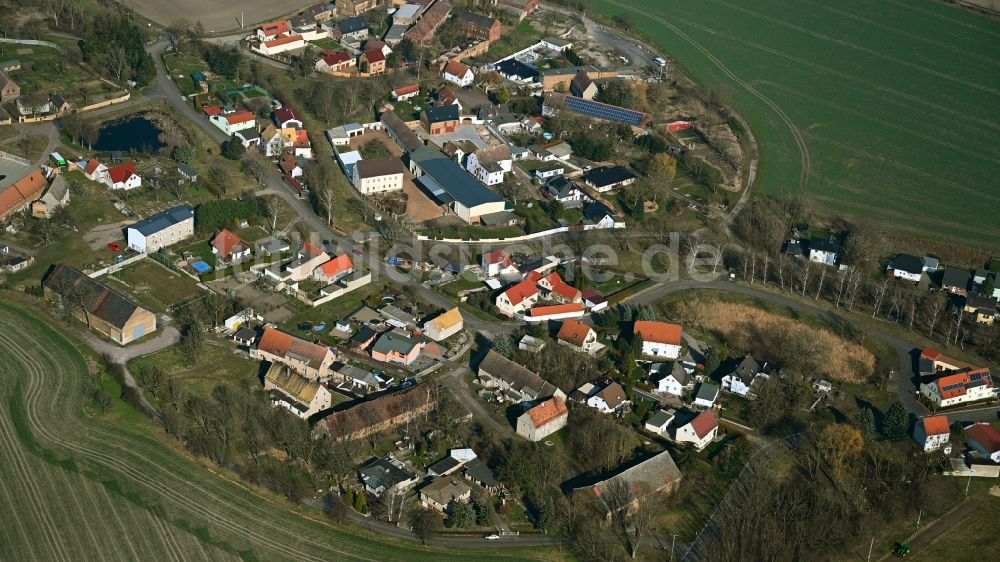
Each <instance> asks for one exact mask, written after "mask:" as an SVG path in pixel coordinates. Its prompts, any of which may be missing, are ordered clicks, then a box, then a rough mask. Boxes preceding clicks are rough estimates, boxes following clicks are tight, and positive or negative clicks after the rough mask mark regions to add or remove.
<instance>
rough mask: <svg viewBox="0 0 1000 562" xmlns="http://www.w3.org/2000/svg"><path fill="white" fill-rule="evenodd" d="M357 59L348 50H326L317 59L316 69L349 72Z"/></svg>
mask: <svg viewBox="0 0 1000 562" xmlns="http://www.w3.org/2000/svg"><path fill="white" fill-rule="evenodd" d="M355 65H357V60H355V58H354V57H352V56H351V53H348V52H347V51H324V54H322V56H320V58H319V59H317V60H316V70H318V71H319V72H349V71H350V69H351V67H352V66H355Z"/></svg>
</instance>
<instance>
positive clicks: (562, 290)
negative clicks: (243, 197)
mask: <svg viewBox="0 0 1000 562" xmlns="http://www.w3.org/2000/svg"><path fill="white" fill-rule="evenodd" d="M545 280H546V281H548V282H549V284H550V285H552V292H553V293H556V294H557V295H559V296H561V297H563V298H564V299H567V300H571V301H573V300H577V299H578V298H580V290H579V289H577V288H576V287H573V286H571V285H569V284H568V283H566V282H565V281H563V279H562V277H560V276H559V274H558V273H556V272H555V271H553V272H552V273H550V274H548V275H546V276H545Z"/></svg>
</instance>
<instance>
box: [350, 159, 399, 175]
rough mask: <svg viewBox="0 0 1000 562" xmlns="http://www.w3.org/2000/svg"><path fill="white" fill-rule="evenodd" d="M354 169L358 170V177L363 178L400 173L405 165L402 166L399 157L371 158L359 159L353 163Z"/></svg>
mask: <svg viewBox="0 0 1000 562" xmlns="http://www.w3.org/2000/svg"><path fill="white" fill-rule="evenodd" d="M354 169H355V170H357V171H358V177H359V178H362V179H364V178H376V177H379V176H389V175H393V174H402V173H403V172H405V171H406V166H403V163H402V162H401V161H400V160H399V158H372V159H369V160H361V161H360V162H358V163H357V164H355V165H354Z"/></svg>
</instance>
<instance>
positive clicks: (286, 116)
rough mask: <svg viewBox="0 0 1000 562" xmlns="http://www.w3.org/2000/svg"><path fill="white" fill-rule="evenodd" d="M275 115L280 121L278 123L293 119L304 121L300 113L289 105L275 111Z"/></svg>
mask: <svg viewBox="0 0 1000 562" xmlns="http://www.w3.org/2000/svg"><path fill="white" fill-rule="evenodd" d="M274 117H275V119H276V120H277V121H278V123H284V122H285V121H291V120H295V121H299V122H301V121H302V117H300V116H299V114H298V113H296V112H295V110H294V109H292V108H290V107H288V106H287V105H286V106H285V107H282V108H281V109H279V110H277V111H275V112H274Z"/></svg>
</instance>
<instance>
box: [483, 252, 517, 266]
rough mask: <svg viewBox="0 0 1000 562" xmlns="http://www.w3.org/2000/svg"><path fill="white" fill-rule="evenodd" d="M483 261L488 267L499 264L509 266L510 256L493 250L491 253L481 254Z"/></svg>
mask: <svg viewBox="0 0 1000 562" xmlns="http://www.w3.org/2000/svg"><path fill="white" fill-rule="evenodd" d="M483 261H484V262H486V263H487V264H489V265H493V264H495V263H500V262H503V264H504V266H509V265H511V261H510V255H508V254H507V252H506V251H504V250H493V251H492V252H488V253H485V254H483Z"/></svg>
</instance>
